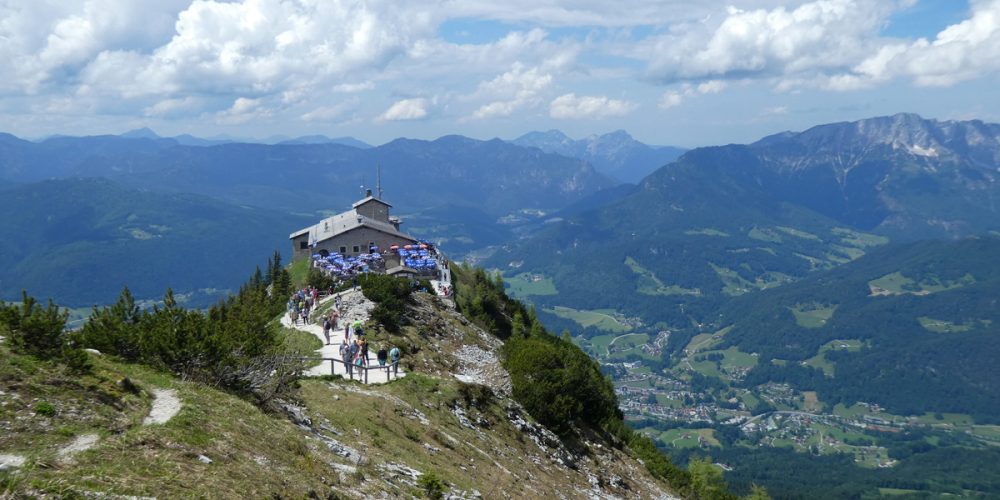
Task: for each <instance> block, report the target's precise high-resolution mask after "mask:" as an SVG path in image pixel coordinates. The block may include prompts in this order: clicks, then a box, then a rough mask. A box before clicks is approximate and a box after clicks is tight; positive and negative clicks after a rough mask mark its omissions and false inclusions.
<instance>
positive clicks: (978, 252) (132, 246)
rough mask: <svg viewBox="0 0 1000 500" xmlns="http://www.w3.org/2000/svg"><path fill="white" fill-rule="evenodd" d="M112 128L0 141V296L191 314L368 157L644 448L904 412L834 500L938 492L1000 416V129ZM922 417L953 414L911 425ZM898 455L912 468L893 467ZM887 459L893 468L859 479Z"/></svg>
mask: <svg viewBox="0 0 1000 500" xmlns="http://www.w3.org/2000/svg"><path fill="white" fill-rule="evenodd" d="M127 135H128V137H125V136H99V137H52V138H49V139H46V140H44V141H40V142H37V143H36V142H31V141H25V140H21V139H18V138H16V137H14V136H11V135H2V136H0V192H2V194H3V197H2V200H0V209H2V210H3V211H4V213H6V214H11V216H8V217H6V218H5V219H4V220H3V222H2V223H0V242H2V243H0V245H2V246H0V250H2V252H0V294H2V298H4V299H7V300H10V299H16V298H17V296H18V295H19V293H20V290H21V289H22V288H27V289H28V290H29V291H30V292H31V293H32V294H34V295H37V296H42V297H46V296H53V297H54V298H55V299H56V300H57V301H59V302H60V303H62V304H64V305H70V306H87V305H90V304H93V303H106V302H110V301H111V300H113V299H114V297H115V296H116V295H117V293H118V291H119V290H120V287H121V286H122V285H123V284H128V285H129V286H130V287H131V288H132V290H133V292H135V294H136V295H137V296H138V297H140V298H144V299H149V298H157V297H158V296H159V295H160V294H161V293H162V292H163V290H165V289H166V288H167V287H174V289H175V291H177V292H178V293H191V292H197V291H199V290H201V291H202V292H203V293H202V296H203V297H204V300H207V302H210V301H211V300H212V295H211V294H212V293H219V292H220V291H221V290H223V289H226V288H231V287H234V286H236V284H238V283H239V282H240V281H241V280H242V279H243V278H245V276H246V272H247V269H249V268H252V266H253V265H255V264H258V263H259V262H260V260H261V256H266V255H269V254H270V252H271V251H272V250H274V249H278V250H282V251H285V250H286V248H287V245H288V243H287V234H288V233H289V232H291V231H293V230H295V229H298V228H299V227H302V226H305V225H307V224H310V223H312V222H314V221H315V220H316V219H317V218H318V217H319V216H320V215H321V214H325V213H329V212H335V211H339V210H342V209H345V208H347V206H349V204H350V203H351V202H353V201H355V200H356V199H358V198H360V197H361V195H362V191H361V189H362V187H363V186H366V187H374V185H375V184H376V175H378V174H377V173H380V175H381V184H382V187H383V189H384V192H385V195H384V196H385V198H386V199H387V201H389V202H390V203H393V204H394V210H395V213H400V214H401V215H403V217H404V220H405V223H404V226H403V227H404V229H405V230H407V231H410V232H412V233H413V234H415V235H417V236H422V237H427V238H430V239H433V240H435V241H437V242H439V243H440V244H441V245H442V248H443V249H444V250H445V251H446V252H449V253H451V254H452V255H453V256H461V255H466V254H473V255H476V256H477V258H485V259H486V260H485V261H482V262H484V264H485V265H486V266H487V267H491V268H495V269H499V270H500V271H501V272H503V273H504V275H505V280H506V282H507V283H508V285H509V287H510V288H509V291H510V292H511V293H514V294H517V295H518V296H519V297H521V298H524V299H526V300H529V301H530V302H532V303H533V304H534V305H535V306H536V307H537V311H538V316H539V318H541V319H542V320H543V321H544V322H546V324H547V326H548V327H549V328H550V329H552V330H553V331H560V330H563V329H566V330H569V331H570V332H571V334H572V335H573V337H574V340H575V341H576V342H577V343H578V344H579V345H580V346H581V347H583V348H584V349H587V350H588V352H590V354H591V355H593V356H595V357H597V358H598V359H600V360H601V361H602V362H603V363H605V365H606V367H607V369H608V370H609V371H610V372H612V373H614V374H615V375H616V377H618V379H619V381H620V382H622V383H626V382H627V383H629V384H633V385H629V386H628V387H635V385H634V384H635V383H639V382H636V381H637V380H641V381H644V382H641V384H640V389H642V390H648V391H649V392H648V393H647V392H630V391H632V389H629V390H625V389H622V390H623V391H624V392H622V394H623V397H624V398H625V400H624V401H625V403H624V404H625V408H626V410H627V413H629V412H631V413H629V415H630V416H631V417H632V418H633V419H634V420H633V422H634V423H635V425H636V426H637V427H638V428H641V429H643V432H646V433H648V434H650V435H653V436H655V437H657V438H658V439H660V440H661V443H665V442H673V441H676V439H679V438H680V437H678V436H674V435H673V434H669V433H670V432H673V431H676V430H677V429H674V427H671V426H675V425H679V424H677V422H683V425H685V426H687V427H686V429H693V430H694V431H696V432H698V433H699V434H698V435H699V436H702V437H703V438H705V436H707V438H705V439H704V443H703V444H702V445H699V448H698V449H700V450H704V451H710V452H712V453H714V454H718V456H721V457H727V458H726V460H729V461H730V462H731V463H732V464H735V465H737V466H738V467H739V468H740V470H742V471H757V472H759V473H761V474H764V473H766V471H762V470H758V469H759V468H760V467H762V466H761V465H760V464H766V463H771V462H770V461H772V460H778V458H776V457H779V456H780V457H781V460H783V461H785V462H788V463H792V462H794V464H795V465H794V467H807V466H808V467H811V466H813V465H815V463H813V462H811V461H810V460H812V459H811V458H808V457H810V456H812V455H811V454H805V453H803V454H797V455H793V456H792V457H791V458H789V456H786V455H781V453H782V451H780V450H782V449H784V448H781V446H784V445H780V446H779V445H775V444H774V443H775V442H779V441H775V440H776V439H778V436H780V435H781V433H782V432H786V431H787V432H792V431H789V430H788V429H787V428H785V427H782V425H783V424H782V425H779V424H780V422H779V423H775V422H774V421H771V424H767V425H766V426H764V428H763V429H757V430H754V428H746V429H743V431H739V430H738V429H736V426H735V424H733V423H732V422H734V421H739V419H740V418H743V419H746V418H747V416H748V415H749V414H750V413H753V414H754V415H755V416H758V418H760V421H765V420H766V418H771V417H768V415H772V413H771V412H773V411H775V410H780V411H786V412H800V413H804V414H808V415H813V417H810V418H818V417H822V419H819V420H816V421H815V422H814V423H813V424H808V425H806V424H802V423H801V422H800V423H798V424H795V425H800V427H795V429H797V430H795V431H794V432H799V433H805V434H804V435H806V436H811V437H809V438H808V439H813V440H816V439H818V440H819V441H816V442H815V443H813V441H808V440H805V439H806V438H803V439H804V441H803V442H802V443H805V444H801V446H800V444H794V443H793V444H790V445H789V446H792V447H793V448H795V449H797V450H799V451H803V449H804V450H805V451H809V450H810V449H811V448H809V446H813V445H817V446H818V444H822V443H824V441H823V439H824V438H823V437H822V436H823V435H827V436H829V435H830V434H828V433H829V432H831V431H830V429H829V428H828V427H830V428H834V427H835V428H837V429H849V427H850V426H852V425H856V424H857V423H858V421H856V420H852V419H854V418H862V417H858V416H857V415H866V416H867V417H870V418H877V419H879V420H885V421H898V422H907V423H906V424H899V425H900V426H901V427H900V429H904V430H905V432H906V433H908V434H907V435H908V436H914V435H918V436H920V437H919V439H921V440H923V441H921V442H922V443H927V444H926V445H923V444H920V445H917V444H914V443H912V442H908V443H907V444H905V445H902V444H899V443H897V442H895V441H891V440H890V439H889V438H887V437H886V436H884V435H881V434H876V435H870V436H869V435H861V434H857V432H855V433H854V434H851V433H850V432H847V431H841V432H847V433H846V434H844V435H842V436H840V437H838V438H837V439H839V441H837V443H838V444H837V445H836V446H838V447H839V448H836V449H837V450H839V451H837V453H848V454H849V453H855V459H856V460H860V462H855V461H850V462H845V463H841V462H836V463H834V462H824V464H825V467H827V468H828V469H829V470H831V471H833V472H832V473H833V474H840V475H841V476H837V477H851V478H852V479H851V484H852V485H855V486H852V488H853V489H851V491H852V492H853V493H850V494H855V493H857V494H860V492H863V491H869V492H870V491H871V488H875V487H876V485H880V484H885V483H886V482H894V481H895V482H899V484H904V483H905V484H906V485H908V487H912V488H911V489H914V490H921V489H926V490H928V491H935V492H938V493H940V492H951V491H954V490H955V488H956V487H955V486H954V485H953V484H952V483H948V484H949V485H948V486H942V485H943V484H945V483H942V482H936V481H938V479H939V478H941V477H943V475H942V474H943V473H942V472H941V471H940V470H939V468H935V467H938V465H937V462H935V461H932V460H930V457H931V453H938V452H937V451H934V450H940V453H946V452H948V450H952V449H953V448H954V449H957V448H955V447H960V448H962V449H963V450H974V451H969V452H968V453H969V454H968V456H969V457H978V456H979V455H978V454H977V453H980V448H981V447H982V446H985V444H984V443H985V442H986V441H988V440H989V436H991V435H992V434H990V432H992V431H991V430H990V429H992V427H991V425H994V424H995V423H996V422H995V418H993V417H991V416H995V414H996V412H997V411H1000V410H998V408H1000V406H998V405H1000V402H998V401H997V400H996V398H994V397H992V396H990V394H992V393H993V392H995V389H996V387H995V383H993V380H995V378H996V376H997V375H996V371H995V367H994V366H993V363H992V360H993V359H994V358H995V357H996V356H997V355H1000V354H998V352H997V343H996V339H997V338H1000V337H998V336H997V335H998V333H1000V331H998V330H997V328H998V325H1000V319H998V318H996V313H995V311H996V310H997V309H996V304H995V303H994V302H995V300H996V299H995V297H996V294H997V291H996V288H997V279H996V276H997V272H996V264H995V259H994V258H993V257H994V256H995V254H996V252H997V251H1000V247H998V246H997V241H998V240H997V236H1000V214H998V212H997V209H998V207H997V206H996V200H997V199H998V198H1000V186H998V183H997V181H998V180H1000V125H995V124H987V123H983V122H980V121H936V120H926V119H923V118H921V117H919V116H916V115H912V114H899V115H894V116H888V117H876V118H871V119H866V120H859V121H856V122H850V123H847V122H845V123H833V124H826V125H820V126H816V127H813V128H810V129H808V130H805V131H803V132H786V133H781V134H775V135H772V136H768V137H765V138H762V139H760V140H758V141H756V142H754V143H751V144H746V145H726V146H716V147H703V148H697V149H694V150H691V151H687V152H684V153H683V154H682V155H680V156H679V157H677V158H676V159H673V160H671V159H670V155H677V154H678V153H679V150H676V149H674V148H656V147H651V146H647V145H644V144H641V143H639V142H637V141H635V140H634V139H632V138H631V137H629V136H628V135H627V134H626V133H624V132H615V133H611V134H606V135H604V136H594V137H589V138H586V139H583V140H579V141H576V140H572V139H569V138H568V137H566V136H565V135H563V134H562V133H559V132H557V131H550V132H545V133H530V134H526V135H525V136H522V137H520V138H518V139H516V140H515V141H512V142H506V141H502V140H499V139H494V140H489V141H481V140H475V139H470V138H466V137H462V136H445V137H441V138H439V139H436V140H433V141H424V140H412V139H397V140H394V141H391V142H389V143H386V144H383V145H380V146H375V147H361V146H358V147H355V145H345V144H338V143H335V142H334V141H333V140H327V139H326V138H319V137H302V138H298V139H293V140H292V139H281V140H282V141H284V142H283V143H279V144H248V143H236V142H234V143H218V144H215V143H210V142H208V141H206V142H202V143H197V141H195V140H194V139H185V140H186V141H187V143H188V144H184V143H182V141H181V140H180V139H178V138H161V137H159V136H156V135H155V134H154V133H152V132H151V131H144V130H139V131H133V132H131V133H129V134H127ZM195 143H197V144H196V145H192V144H195ZM660 163H662V166H657V165H658V164H660ZM647 171H648V172H651V173H649V174H648V175H645V177H642V178H641V180H639V182H638V183H637V184H629V183H621V182H620V180H621V179H629V178H631V179H638V176H640V175H643V174H642V172H647ZM925 240H941V241H932V242H926V241H925ZM207 302H205V303H207ZM616 343H617V344H618V345H617V346H616V345H615V344H616ZM642 384H645V385H642ZM678 394H681V396H678ZM983 394H986V395H985V396H984V395H983ZM650 397H652V400H653V401H655V403H650ZM688 399H690V400H691V401H687V400H688ZM862 403H864V404H869V407H860V406H858V405H860V404H862ZM870 403H877V404H876V405H875V406H871V405H870ZM678 407H680V408H686V409H697V411H696V412H695V413H694V414H693V415H694V416H693V417H692V416H691V415H692V414H690V413H681V412H680V410H677V408H678ZM875 407H877V408H881V409H880V410H878V411H876V410H871V409H870V408H875ZM859 408H860V409H859ZM865 408H867V409H865ZM692 411H694V410H692ZM865 412H868V413H865ZM880 412H881V413H880ZM886 412H894V413H886ZM932 414H942V415H945V416H947V415H952V414H954V415H960V417H948V418H954V419H959V418H960V420H956V421H958V422H962V424H961V426H959V427H954V425H957V424H953V428H950V429H951V430H949V429H944V430H942V429H940V428H935V429H937V430H934V431H926V432H930V434H926V435H925V434H923V433H924V432H925V430H921V429H923V428H921V427H919V426H921V425H925V423H926V422H933V421H936V420H928V419H930V418H932V417H929V416H928V415H932ZM664 415H668V416H669V418H668V417H665V416H664ZM873 415H874V416H873ZM685 419H686V420H685ZM732 419H736V420H732ZM726 422H730V423H728V424H727V423H726ZM817 422H818V423H817ZM801 425H805V427H801ZM809 425H812V427H810V426H809ZM817 425H819V426H820V427H816V426H817ZM823 426H827V427H823ZM831 426H832V427H831ZM806 428H807V429H811V430H808V431H806V430H802V429H806ZM734 429H736V430H734ZM748 429H749V430H748ZM816 429H819V430H816ZM952 430H954V431H955V432H952ZM816 432H818V433H819V436H820V437H819V438H817V437H816V434H815V433H816ZM810 433H812V434H810ZM824 433H827V434H824ZM914 433H916V434H914ZM963 433H964V434H963ZM983 436H985V437H983ZM708 438H711V439H708ZM914 439H917V438H914ZM713 440H714V441H713ZM984 440H986V441H984ZM849 441H850V443H854V444H850V443H849ZM713 442H717V443H719V444H718V445H716V444H712V443H713ZM862 442H865V443H869V444H866V445H861V444H858V443H862ZM762 443H765V444H767V446H765V447H761V444H762ZM808 443H813V444H808ZM817 443H818V444H817ZM827 445H829V443H827ZM775 446H777V448H775ZM796 446H798V448H796ZM829 446H833V445H829ZM800 448H801V449H800ZM915 449H916V450H919V451H918V452H914V451H913V450H915ZM675 451H676V450H675ZM688 452H689V451H681V452H677V453H679V454H678V455H677V456H678V457H679V459H682V460H683V459H685V458H686V457H687V455H686V454H685V453H688ZM914 453H917V454H920V453H926V455H920V457H923V459H924V460H925V462H920V460H921V459H915V460H914V461H907V460H905V459H903V458H901V457H910V456H911V455H913V454H914ZM818 454H819V455H823V453H818ZM831 460H832V459H831ZM891 460H903V461H902V462H901V463H902V465H901V466H899V468H895V469H893V470H891V471H888V472H883V473H879V474H881V475H880V476H878V477H876V476H874V475H872V473H870V472H869V471H868V469H865V467H868V466H870V467H873V468H877V467H881V466H883V465H884V464H886V463H890V462H891ZM856 463H862V464H868V465H856ZM755 464H757V465H755ZM746 474H749V472H746ZM921 477H930V478H938V479H933V481H931V480H928V481H931V482H926V481H924V480H923V479H920V478H921ZM752 481H753V479H748V480H747V482H746V484H743V485H742V486H743V487H749V482H752ZM922 481H924V482H922ZM740 484H742V483H737V486H739V485H740ZM769 484H771V485H772V486H774V487H775V488H778V489H776V490H775V489H772V491H777V492H778V493H779V496H782V495H783V496H790V497H795V496H796V495H806V496H808V494H807V493H805V492H806V491H807V490H808V488H807V487H806V486H803V485H801V484H787V483H781V482H780V481H778V482H772V483H769ZM893 484H895V483H893ZM969 484H971V483H969ZM976 484H977V486H975V488H973V490H975V491H987V490H988V487H986V486H982V485H978V483H976ZM828 486H829V485H828ZM830 487H832V486H830ZM782 488H783V489H782ZM803 488H806V489H803ZM984 488H986V489H984ZM845 491H846V490H845ZM959 491H960V489H959ZM845 494H847V493H845Z"/></svg>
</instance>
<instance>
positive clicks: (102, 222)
mask: <svg viewBox="0 0 1000 500" xmlns="http://www.w3.org/2000/svg"><path fill="white" fill-rule="evenodd" d="M0 211H2V212H3V213H5V214H8V216H5V217H3V218H2V219H0V299H3V300H16V299H18V298H20V295H21V290H22V289H27V290H30V291H32V293H35V294H38V295H40V296H42V297H52V298H53V299H55V300H57V301H58V302H59V303H60V304H63V305H64V306H67V307H87V308H89V306H91V305H94V304H106V303H110V302H112V301H114V299H115V297H117V295H118V292H119V291H120V290H121V287H122V286H123V285H128V286H129V287H130V288H131V289H132V291H133V293H135V294H136V296H138V297H141V298H144V299H145V298H156V297H160V296H161V295H162V294H163V292H164V291H165V290H166V289H167V288H168V287H174V289H175V290H176V291H177V292H178V293H179V294H180V293H190V292H195V291H198V290H204V289H216V290H215V291H211V290H209V291H208V292H206V293H203V294H201V295H202V296H201V297H200V299H201V301H202V302H201V304H202V305H203V304H205V303H211V302H214V301H215V300H216V299H217V297H218V296H219V295H221V294H222V293H224V291H225V290H227V289H228V290H234V289H235V288H236V287H237V286H238V285H239V283H240V282H241V281H242V278H243V276H245V275H246V270H247V269H248V268H252V267H253V265H255V263H257V262H258V261H259V260H260V259H259V256H260V255H267V254H269V253H270V252H272V251H274V250H275V249H279V248H280V249H284V248H285V247H286V245H287V235H286V234H283V231H275V228H283V227H293V228H294V227H299V226H305V225H307V224H309V223H312V222H313V221H312V219H310V218H307V217H303V216H299V215H289V214H286V213H281V212H277V211H272V210H266V209H260V208H253V207H247V206H236V205H232V204H229V203H225V202H221V201H217V200H213V199H210V198H207V197H205V196H200V195H192V194H162V193H155V192H150V191H140V190H137V189H132V188H127V187H124V186H121V185H119V184H116V183H114V182H112V181H109V180H105V179H65V180H52V181H42V182H38V183H31V184H25V185H22V186H16V187H13V188H11V189H8V190H7V191H5V192H4V196H2V197H0Z"/></svg>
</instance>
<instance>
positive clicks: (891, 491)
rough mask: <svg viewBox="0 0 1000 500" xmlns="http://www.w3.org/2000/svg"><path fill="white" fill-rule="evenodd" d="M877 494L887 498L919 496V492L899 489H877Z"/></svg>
mask: <svg viewBox="0 0 1000 500" xmlns="http://www.w3.org/2000/svg"><path fill="white" fill-rule="evenodd" d="M878 494H879V495H882V496H887V497H894V496H902V495H919V494H920V490H903V489H899V488H879V489H878Z"/></svg>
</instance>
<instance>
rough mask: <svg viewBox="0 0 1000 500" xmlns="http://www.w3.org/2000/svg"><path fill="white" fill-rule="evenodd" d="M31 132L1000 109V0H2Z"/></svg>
mask: <svg viewBox="0 0 1000 500" xmlns="http://www.w3.org/2000/svg"><path fill="white" fill-rule="evenodd" d="M0 40H2V41H3V42H4V43H2V44H0V61H5V62H4V63H2V64H0V123H4V125H3V131H6V132H10V133H13V134H16V135H19V136H23V137H41V136H46V135H51V134H73V135H85V134H101V133H120V132H123V131H125V130H128V129H132V128H138V127H143V126H148V127H150V128H153V129H154V130H156V131H157V132H159V133H160V134H162V135H175V134H181V133H191V134H195V135H201V136H214V135H219V134H226V135H230V136H243V137H249V136H252V137H266V136H272V135H287V136H296V135H306V134H325V135H329V136H345V135H350V136H354V137H357V138H360V139H362V140H365V141H368V142H371V143H375V144H379V143H382V142H386V141H388V140H391V139H393V138H395V137H400V136H405V137H415V138H425V139H432V138H436V137H439V136H441V135H446V134H455V133H459V134H463V135H468V136H471V137H477V138H484V139H485V138H492V137H501V138H513V137H516V136H518V135H521V134H523V133H525V132H528V131H531V130H546V129H551V128H557V129H560V130H563V131H564V132H566V133H567V134H569V135H571V136H574V137H581V136H586V135H590V134H595V133H596V134H599V133H605V132H609V131H613V130H617V129H624V130H627V131H629V132H630V133H631V134H632V135H634V136H635V137H636V138H638V139H640V140H642V141H645V142H648V143H652V144H670V145H680V146H687V147H693V146H700V145H710V144H720V143H729V142H749V141H753V140H756V139H757V138H759V137H761V136H764V135H767V134H771V133H774V132H778V131H782V130H802V129H805V128H808V127H810V126H813V125H817V124H821V123H827V122H833V121H844V120H856V119H860V118H865V117H870V116H877V115H885V114H893V113H897V112H903V111H906V112H916V113H920V114H922V115H924V116H926V117H929V118H937V119H942V120H948V119H972V118H978V119H982V120H986V121H994V122H997V121H1000V111H998V108H997V106H996V104H997V102H998V98H997V97H998V96H997V91H996V90H995V89H996V88H1000V85H998V83H1000V82H998V80H1000V76H998V75H1000V0H971V1H969V2H965V1H958V0H950V1H946V0H801V1H776V0H723V1H716V0H703V1H700V2H697V3H693V2H688V1H683V0H621V1H619V2H606V1H597V0H576V1H568V0H531V1H529V0H509V1H506V2H494V1H489V2H487V1H484V0H461V1H459V0H438V1H423V2H405V3H401V2H392V1H378V0H346V1H343V2H306V1H300V0H243V1H228V2H222V1H215V0H203V1H198V2H192V1H190V0H162V1H158V2H155V3H149V2H134V1H132V0H86V1H76V2H73V1H65V0H63V1H57V0H40V1H38V2H32V3H30V4H24V5H19V6H10V5H8V4H4V5H0Z"/></svg>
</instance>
